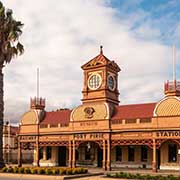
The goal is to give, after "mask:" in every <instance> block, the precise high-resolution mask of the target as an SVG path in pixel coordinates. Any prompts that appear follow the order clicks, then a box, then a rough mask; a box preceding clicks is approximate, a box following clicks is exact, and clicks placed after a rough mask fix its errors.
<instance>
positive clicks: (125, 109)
mask: <svg viewBox="0 0 180 180" xmlns="http://www.w3.org/2000/svg"><path fill="white" fill-rule="evenodd" d="M155 106H156V103H148V104H130V105H120V106H116V109H115V113H114V115H113V117H112V120H116V119H136V118H150V117H152V116H153V111H154V108H155Z"/></svg>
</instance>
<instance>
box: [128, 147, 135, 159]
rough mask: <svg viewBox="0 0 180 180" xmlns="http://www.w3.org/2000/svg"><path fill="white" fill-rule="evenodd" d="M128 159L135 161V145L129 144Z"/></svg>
mask: <svg viewBox="0 0 180 180" xmlns="http://www.w3.org/2000/svg"><path fill="white" fill-rule="evenodd" d="M128 161H134V146H128Z"/></svg>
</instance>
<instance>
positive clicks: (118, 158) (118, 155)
mask: <svg viewBox="0 0 180 180" xmlns="http://www.w3.org/2000/svg"><path fill="white" fill-rule="evenodd" d="M116 161H122V149H121V147H120V146H116Z"/></svg>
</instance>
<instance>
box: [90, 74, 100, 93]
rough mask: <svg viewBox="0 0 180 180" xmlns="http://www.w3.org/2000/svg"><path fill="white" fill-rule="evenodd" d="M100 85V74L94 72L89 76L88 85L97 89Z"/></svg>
mask: <svg viewBox="0 0 180 180" xmlns="http://www.w3.org/2000/svg"><path fill="white" fill-rule="evenodd" d="M100 85H101V76H100V75H99V74H94V75H92V76H90V78H89V82H88V86H89V88H90V89H94V90H95V89H97V88H99V87H100Z"/></svg>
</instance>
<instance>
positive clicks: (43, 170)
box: [37, 168, 45, 174]
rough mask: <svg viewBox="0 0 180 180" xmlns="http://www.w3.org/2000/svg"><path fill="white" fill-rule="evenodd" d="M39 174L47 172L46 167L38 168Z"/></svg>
mask: <svg viewBox="0 0 180 180" xmlns="http://www.w3.org/2000/svg"><path fill="white" fill-rule="evenodd" d="M37 171H38V174H45V169H44V168H38V170H37Z"/></svg>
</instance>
